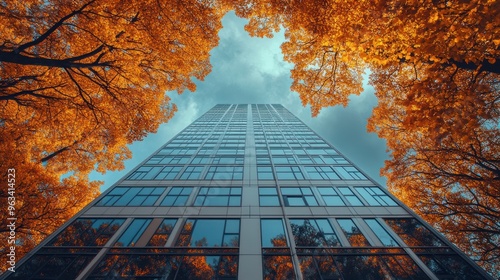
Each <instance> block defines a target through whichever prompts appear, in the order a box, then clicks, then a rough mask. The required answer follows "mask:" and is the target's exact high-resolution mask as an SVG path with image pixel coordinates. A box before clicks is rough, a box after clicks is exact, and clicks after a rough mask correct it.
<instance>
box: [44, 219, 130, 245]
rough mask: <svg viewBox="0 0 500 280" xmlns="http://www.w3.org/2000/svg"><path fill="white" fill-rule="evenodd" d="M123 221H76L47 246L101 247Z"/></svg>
mask: <svg viewBox="0 0 500 280" xmlns="http://www.w3.org/2000/svg"><path fill="white" fill-rule="evenodd" d="M124 221H125V219H77V220H76V221H74V222H73V223H72V224H70V225H69V226H68V227H67V228H65V229H64V230H63V231H62V232H61V233H60V234H59V235H58V236H56V237H55V238H54V239H53V240H52V241H51V242H50V243H49V244H48V245H49V246H103V245H104V244H106V242H108V240H109V238H111V236H113V234H114V233H115V232H116V231H117V230H118V229H119V228H120V226H121V225H122V224H123V222H124Z"/></svg>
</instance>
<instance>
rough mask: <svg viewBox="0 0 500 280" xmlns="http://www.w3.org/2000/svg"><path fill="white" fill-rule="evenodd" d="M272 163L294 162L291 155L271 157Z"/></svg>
mask: <svg viewBox="0 0 500 280" xmlns="http://www.w3.org/2000/svg"><path fill="white" fill-rule="evenodd" d="M273 162H274V164H296V163H297V162H296V161H295V158H294V157H293V156H285V157H273Z"/></svg>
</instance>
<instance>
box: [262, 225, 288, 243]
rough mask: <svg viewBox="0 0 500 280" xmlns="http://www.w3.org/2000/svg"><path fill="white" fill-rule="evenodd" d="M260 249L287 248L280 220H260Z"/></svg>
mask: <svg viewBox="0 0 500 280" xmlns="http://www.w3.org/2000/svg"><path fill="white" fill-rule="evenodd" d="M260 230H261V237H262V247H288V243H287V238H286V235H285V229H284V227H283V221H282V220H281V219H262V220H260Z"/></svg>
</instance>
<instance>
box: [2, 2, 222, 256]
mask: <svg viewBox="0 0 500 280" xmlns="http://www.w3.org/2000/svg"><path fill="white" fill-rule="evenodd" d="M0 9H1V13H0V14H1V16H0V30H1V33H2V38H1V39H0V102H1V104H0V138H1V140H0V154H1V157H0V158H1V159H0V166H1V169H0V173H1V174H2V175H1V178H0V180H1V181H2V182H7V173H6V172H7V170H8V169H9V168H15V169H16V174H17V177H16V187H17V188H16V196H17V207H18V210H17V211H16V216H17V217H18V218H19V219H20V220H18V222H19V224H20V227H19V231H18V238H19V242H20V243H19V244H23V249H22V250H23V251H24V250H29V249H30V248H32V247H33V245H34V244H36V243H37V242H39V241H40V240H41V239H42V238H43V237H44V236H46V235H47V234H49V233H50V232H51V231H52V230H54V229H55V228H56V227H57V226H59V225H60V224H61V223H62V222H63V221H65V220H66V219H67V218H69V217H71V216H72V215H73V214H75V213H76V211H78V210H79V209H81V208H82V207H83V206H84V205H85V204H87V203H88V202H89V201H91V200H92V199H93V198H95V196H96V195H97V193H98V187H99V182H88V174H89V173H90V172H91V171H92V170H94V169H96V170H97V171H99V172H105V171H106V170H118V169H121V168H123V160H125V159H127V158H129V157H130V156H131V155H130V151H129V150H128V148H127V146H126V145H127V144H129V143H131V142H133V141H136V140H140V139H142V138H143V137H144V136H145V135H147V133H150V132H155V131H156V130H157V129H158V126H159V125H160V124H161V123H164V122H166V121H168V120H169V119H170V118H171V117H172V116H173V113H174V112H175V111H176V107H175V105H173V104H171V103H170V102H169V100H170V99H169V98H168V96H166V95H165V92H166V91H170V90H177V91H178V92H179V93H181V92H183V91H184V90H185V89H188V90H194V89H195V84H194V82H193V80H192V79H193V78H196V79H200V80H202V79H203V78H204V77H205V76H206V75H207V74H208V73H209V72H210V69H211V66H210V63H209V56H210V55H209V51H210V50H211V49H212V48H214V47H215V46H216V45H217V44H218V36H217V33H218V31H219V29H220V28H221V26H222V25H221V22H220V19H221V17H222V15H223V14H224V10H223V9H219V8H217V7H216V6H215V5H214V4H213V3H208V2H200V1H194V0H193V1H189V0H188V1H184V0H183V1H180V0H178V1H121V0H114V1H102V0H82V1H68V0H61V1H36V0H28V1H9V2H8V3H7V2H6V3H4V4H3V5H2V7H1V8H0ZM61 176H69V177H68V178H66V179H64V180H60V179H59V178H60V177H61ZM6 195H7V194H6V188H2V190H1V192H0V196H1V197H6ZM4 212H5V211H4ZM3 214H5V213H3ZM5 222H6V219H4V218H2V222H1V223H2V229H5V228H6V226H5V224H4V223H5ZM21 224H22V226H21ZM2 236H3V235H2ZM2 238H3V237H2ZM20 250H21V249H20ZM21 255H22V254H19V255H18V257H20V256H21ZM4 263H5V262H4Z"/></svg>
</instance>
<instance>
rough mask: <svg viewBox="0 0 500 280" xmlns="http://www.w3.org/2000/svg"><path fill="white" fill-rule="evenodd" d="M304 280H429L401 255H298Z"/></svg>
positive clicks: (351, 253)
mask: <svg viewBox="0 0 500 280" xmlns="http://www.w3.org/2000/svg"><path fill="white" fill-rule="evenodd" d="M299 263H300V269H301V271H302V275H304V279H429V277H428V276H427V275H426V274H425V273H424V272H423V271H422V270H421V269H420V267H419V266H418V265H417V264H416V263H415V262H414V261H413V260H412V259H411V258H410V257H409V256H408V255H406V254H405V253H404V252H399V251H398V252H397V253H393V252H383V254H380V255H375V254H372V255H359V253H356V252H350V251H347V252H345V255H328V254H325V253H323V254H315V255H310V254H304V255H302V254H301V255H299Z"/></svg>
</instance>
